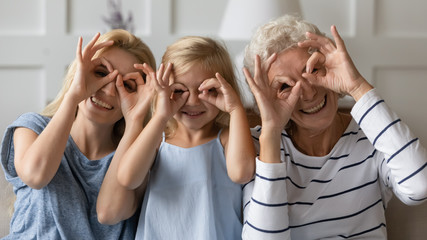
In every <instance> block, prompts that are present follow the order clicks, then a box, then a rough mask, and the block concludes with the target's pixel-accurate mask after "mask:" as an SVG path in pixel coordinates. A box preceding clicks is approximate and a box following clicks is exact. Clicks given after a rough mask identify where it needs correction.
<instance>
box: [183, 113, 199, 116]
mask: <svg viewBox="0 0 427 240" xmlns="http://www.w3.org/2000/svg"><path fill="white" fill-rule="evenodd" d="M201 113H202V112H185V114H187V115H190V116H197V115H199V114H201Z"/></svg>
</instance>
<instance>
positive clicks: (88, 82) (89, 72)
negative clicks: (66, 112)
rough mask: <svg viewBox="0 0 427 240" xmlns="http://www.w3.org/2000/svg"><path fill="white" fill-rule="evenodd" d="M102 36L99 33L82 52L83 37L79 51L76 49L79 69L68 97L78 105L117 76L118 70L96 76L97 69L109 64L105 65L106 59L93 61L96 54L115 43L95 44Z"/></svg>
mask: <svg viewBox="0 0 427 240" xmlns="http://www.w3.org/2000/svg"><path fill="white" fill-rule="evenodd" d="M99 36H100V34H99V33H97V34H96V35H95V36H94V37H93V38H92V40H91V41H90V42H89V43H88V44H87V45H86V47H85V48H84V49H83V51H82V42H83V39H82V37H80V38H79V41H78V44H77V49H76V62H77V68H76V73H75V75H74V79H73V81H72V83H71V86H70V89H69V90H68V92H67V96H69V97H71V98H72V99H73V100H74V101H75V102H76V103H77V104H78V103H80V102H81V101H83V100H85V99H86V98H88V97H90V96H91V95H92V94H93V93H95V92H96V91H98V90H99V89H100V88H101V87H103V86H104V85H106V84H107V83H109V82H111V81H113V80H114V79H115V78H116V76H117V74H118V71H117V70H113V69H108V73H104V74H102V75H101V74H96V71H95V68H96V67H98V66H100V65H104V66H107V65H108V64H107V63H105V61H106V60H105V59H102V58H97V59H92V58H93V56H94V55H95V53H96V52H97V51H98V50H100V49H102V48H104V47H108V46H111V45H112V44H113V43H114V42H113V41H106V42H102V43H99V44H95V43H96V41H97V40H98V38H99Z"/></svg>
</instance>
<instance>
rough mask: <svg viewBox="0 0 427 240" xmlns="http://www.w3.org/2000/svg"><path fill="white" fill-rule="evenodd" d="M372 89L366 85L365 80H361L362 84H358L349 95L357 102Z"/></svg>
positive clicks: (369, 85)
mask: <svg viewBox="0 0 427 240" xmlns="http://www.w3.org/2000/svg"><path fill="white" fill-rule="evenodd" d="M373 88H374V87H373V86H372V85H371V84H369V83H368V81H366V80H365V79H362V83H361V84H359V85H358V86H357V87H356V88H355V89H353V90H352V91H350V92H349V94H350V95H351V96H352V97H353V98H354V100H355V101H356V102H357V101H359V99H360V98H362V97H363V95H365V94H366V93H367V92H369V91H370V90H371V89H373Z"/></svg>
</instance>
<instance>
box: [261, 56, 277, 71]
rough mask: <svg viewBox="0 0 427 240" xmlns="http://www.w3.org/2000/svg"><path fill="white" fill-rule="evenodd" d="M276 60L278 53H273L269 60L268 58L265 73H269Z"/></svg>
mask: <svg viewBox="0 0 427 240" xmlns="http://www.w3.org/2000/svg"><path fill="white" fill-rule="evenodd" d="M276 59H277V54H276V53H273V54H272V55H271V56H270V57H269V58H267V60H266V62H265V66H264V71H265V73H268V71H270V68H271V65H272V64H273V62H274V61H276Z"/></svg>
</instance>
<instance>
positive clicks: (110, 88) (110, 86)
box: [101, 81, 116, 97]
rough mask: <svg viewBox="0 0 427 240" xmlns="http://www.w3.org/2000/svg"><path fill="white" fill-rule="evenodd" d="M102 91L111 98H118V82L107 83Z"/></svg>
mask: <svg viewBox="0 0 427 240" xmlns="http://www.w3.org/2000/svg"><path fill="white" fill-rule="evenodd" d="M101 90H102V91H103V92H104V93H105V94H106V95H109V96H113V97H115V96H116V81H111V82H109V83H107V84H106V85H104V86H103V87H102V88H101Z"/></svg>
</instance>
